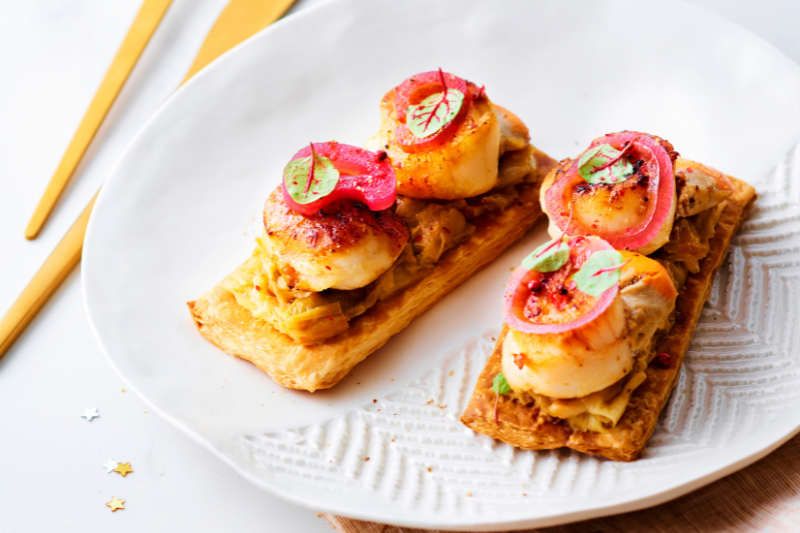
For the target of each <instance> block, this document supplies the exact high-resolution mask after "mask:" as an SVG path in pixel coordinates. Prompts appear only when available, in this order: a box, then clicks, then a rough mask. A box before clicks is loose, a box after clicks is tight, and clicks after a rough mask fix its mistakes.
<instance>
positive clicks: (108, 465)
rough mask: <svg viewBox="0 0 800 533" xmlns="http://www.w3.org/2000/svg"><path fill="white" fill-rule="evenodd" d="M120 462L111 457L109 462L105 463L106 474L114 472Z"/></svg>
mask: <svg viewBox="0 0 800 533" xmlns="http://www.w3.org/2000/svg"><path fill="white" fill-rule="evenodd" d="M118 464H119V463H117V462H116V461H112V460H111V459H109V460H108V462H107V463H106V464H104V465H103V468H105V469H106V474H110V473H111V472H113V471H114V469H115V468H117V465H118Z"/></svg>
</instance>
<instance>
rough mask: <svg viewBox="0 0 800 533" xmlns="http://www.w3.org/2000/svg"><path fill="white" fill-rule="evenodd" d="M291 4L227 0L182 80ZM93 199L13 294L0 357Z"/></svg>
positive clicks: (70, 258)
mask: <svg viewBox="0 0 800 533" xmlns="http://www.w3.org/2000/svg"><path fill="white" fill-rule="evenodd" d="M293 3H294V0H231V1H230V3H229V4H228V6H227V7H226V8H225V10H224V11H223V12H222V14H220V16H219V18H218V19H217V22H216V23H215V24H214V26H213V27H212V28H211V31H210V32H209V34H208V36H207V37H206V40H205V42H204V43H203V46H202V47H201V48H200V51H199V52H198V54H197V56H196V57H195V61H194V63H193V64H192V67H191V69H190V70H189V73H190V74H189V76H187V77H186V79H189V77H191V75H192V74H194V73H196V72H197V71H198V70H200V69H201V68H203V67H204V66H205V65H207V64H208V63H210V62H211V61H213V60H214V59H216V58H217V56H219V55H221V54H223V53H224V52H226V51H227V50H228V49H230V48H232V47H234V46H236V45H237V44H239V43H240V42H242V41H244V40H245V39H247V38H248V37H250V36H252V35H253V34H255V33H257V32H258V31H260V30H261V29H263V28H266V27H267V26H269V25H270V24H272V23H273V22H275V21H276V20H278V19H279V18H280V17H281V16H282V15H283V13H285V12H286V10H287V9H289V7H290V6H291V5H292V4H293ZM143 9H144V8H143ZM217 39H220V40H224V42H225V43H226V46H218V45H216V44H215V43H209V41H216V40H217ZM215 54H216V55H215ZM186 79H184V80H183V81H184V82H185V81H186ZM96 199H97V195H95V197H94V198H92V201H91V202H89V205H87V206H86V209H84V210H83V212H82V213H81V215H80V216H79V217H78V220H76V221H75V223H74V224H73V225H72V227H71V228H70V229H69V231H67V234H66V235H64V238H63V239H61V242H59V243H58V246H56V248H55V249H54V250H53V252H52V253H51V254H50V256H49V257H48V258H47V260H46V261H45V262H44V264H43V265H42V267H41V268H40V269H39V271H38V272H37V273H36V274H35V275H34V276H33V279H31V281H30V282H29V283H28V285H27V286H26V287H25V289H24V290H23V291H22V293H21V294H20V295H19V296H18V297H17V299H16V301H15V302H14V304H13V305H12V306H11V309H9V310H8V312H7V313H6V314H5V315H3V318H0V358H2V357H3V355H5V353H6V351H8V349H9V348H10V347H11V345H12V344H13V343H14V341H15V340H17V338H18V337H19V336H20V335H21V334H22V332H23V331H24V330H25V328H26V327H27V326H28V324H29V323H30V322H31V320H33V317H35V316H36V313H38V312H39V310H40V309H41V308H42V306H43V305H44V304H45V303H46V302H47V300H49V299H50V296H52V295H53V293H54V292H55V291H56V289H57V288H58V287H59V286H60V285H61V283H62V282H63V281H64V279H65V278H66V277H67V275H69V273H70V272H72V269H73V268H75V265H77V264H78V263H79V262H80V259H81V253H82V252H83V238H84V236H85V235H86V225H87V224H88V222H89V215H90V214H91V213H92V208H93V207H94V201H95V200H96Z"/></svg>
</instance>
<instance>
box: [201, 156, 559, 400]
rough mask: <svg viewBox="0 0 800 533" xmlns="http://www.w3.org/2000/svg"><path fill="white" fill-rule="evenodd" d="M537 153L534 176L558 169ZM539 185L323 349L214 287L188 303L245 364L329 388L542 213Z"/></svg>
mask: <svg viewBox="0 0 800 533" xmlns="http://www.w3.org/2000/svg"><path fill="white" fill-rule="evenodd" d="M535 155H536V159H537V172H538V176H540V177H541V176H545V175H546V174H547V173H548V172H549V171H550V169H551V168H553V167H554V166H555V165H556V164H557V162H556V161H555V160H554V159H551V158H550V157H548V156H547V155H546V154H544V153H543V152H540V151H538V150H535ZM540 184H541V179H538V180H536V183H535V184H522V185H519V186H518V191H519V198H518V199H517V202H516V203H515V204H513V205H511V206H509V207H507V208H506V209H504V210H503V211H500V212H497V213H488V214H486V215H484V216H482V217H480V218H479V219H477V220H475V221H474V223H475V225H476V231H475V234H474V235H473V236H472V237H471V238H470V239H469V240H467V241H466V242H465V243H463V244H461V245H459V246H456V247H455V248H453V249H451V250H448V251H447V252H445V254H444V255H443V256H442V257H441V259H440V260H439V261H438V262H437V263H436V265H435V266H434V267H433V268H432V269H431V271H430V272H429V273H428V275H427V276H426V277H425V278H423V279H422V280H420V281H419V282H417V283H416V284H415V285H413V286H412V287H410V288H409V289H407V290H405V291H403V292H402V293H401V294H399V295H397V296H395V297H393V298H390V299H389V300H386V301H384V302H379V303H378V304H376V305H375V306H374V307H372V308H371V309H370V310H369V311H367V312H366V313H364V314H363V315H361V316H359V317H356V318H354V319H353V320H351V321H350V327H349V328H348V329H347V330H345V331H343V332H342V333H339V334H338V335H336V336H334V337H331V338H330V339H328V340H326V341H325V342H323V343H321V344H315V345H310V346H304V345H302V344H297V343H295V342H294V341H293V340H292V339H291V338H290V337H289V336H287V335H284V334H282V333H280V332H279V331H277V330H276V329H274V328H273V327H272V326H270V325H269V323H267V322H265V321H264V320H260V319H256V318H253V316H252V315H251V314H250V312H249V311H247V310H246V309H244V308H243V307H241V306H239V304H238V303H236V299H235V298H234V296H233V295H232V294H231V293H229V292H228V291H226V290H225V289H223V288H222V287H221V286H220V285H217V286H216V287H214V288H213V289H211V290H210V291H209V292H207V293H205V294H203V295H202V296H201V297H200V298H198V299H197V301H194V302H188V304H187V305H188V306H189V310H190V311H191V313H192V316H193V318H194V320H195V323H196V325H197V329H198V330H199V331H200V333H201V334H202V335H203V336H204V337H205V338H206V339H208V340H209V341H211V342H212V343H213V344H214V345H216V346H218V347H219V348H221V349H222V350H224V351H225V352H228V353H230V354H232V355H235V356H236V357H241V358H242V359H247V360H248V361H251V362H252V363H253V364H255V365H256V366H257V367H258V368H260V369H261V370H263V371H264V372H266V373H267V374H269V375H270V376H271V377H272V379H274V380H275V381H277V382H278V383H280V384H281V385H283V386H284V387H289V388H291V389H302V390H307V391H311V392H314V391H315V390H319V389H327V388H329V387H332V386H334V385H335V384H336V383H337V382H338V381H339V380H340V379H342V378H343V377H344V376H345V375H346V374H347V373H348V372H350V370H351V369H352V368H353V367H354V366H355V365H356V364H357V363H359V362H360V361H361V360H363V359H364V358H365V357H367V356H368V355H369V354H371V353H372V352H374V351H375V350H377V349H378V348H380V347H381V346H383V345H384V344H385V343H386V342H387V341H388V340H389V339H390V338H391V337H392V336H393V335H395V334H396V333H398V332H399V331H401V330H402V329H403V328H405V327H406V326H408V324H409V322H411V320H412V319H414V318H415V317H417V316H419V315H421V314H422V313H424V312H425V311H426V310H428V309H429V308H430V307H432V306H433V305H434V304H435V303H437V302H438V301H439V300H441V299H442V298H443V297H444V296H445V295H446V294H448V293H449V292H450V291H452V290H453V289H454V288H456V287H457V286H458V285H460V284H461V283H463V282H464V281H466V280H467V279H469V278H470V276H472V275H473V274H474V273H475V272H476V271H478V270H480V269H481V268H483V267H484V266H486V265H487V264H489V263H490V262H491V261H492V260H494V259H495V258H496V257H497V256H498V255H500V253H501V252H502V251H503V250H505V249H506V248H507V247H508V246H510V245H511V244H512V243H513V242H515V241H516V240H517V239H519V238H521V237H522V235H523V234H524V233H525V232H526V231H528V230H529V229H530V228H531V227H533V225H534V224H535V223H536V221H537V220H538V219H539V217H540V216H541V214H542V212H541V209H540V207H539V186H540Z"/></svg>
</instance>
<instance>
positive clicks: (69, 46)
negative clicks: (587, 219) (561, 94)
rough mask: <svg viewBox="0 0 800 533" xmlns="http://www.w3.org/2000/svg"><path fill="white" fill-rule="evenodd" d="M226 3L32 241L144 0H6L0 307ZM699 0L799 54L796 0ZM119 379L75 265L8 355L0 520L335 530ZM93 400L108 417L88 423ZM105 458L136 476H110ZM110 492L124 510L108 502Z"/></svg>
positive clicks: (163, 49) (138, 94)
mask: <svg viewBox="0 0 800 533" xmlns="http://www.w3.org/2000/svg"><path fill="white" fill-rule="evenodd" d="M587 1H588V0H587ZM226 3H227V0H174V2H173V4H172V6H171V7H170V9H169V11H168V12H167V15H166V16H165V18H164V20H163V21H162V23H161V25H160V27H159V29H158V30H157V32H156V34H155V35H154V37H153V39H152V40H151V42H150V44H149V45H148V48H147V49H146V51H145V53H144V54H143V56H142V58H141V59H140V61H139V63H138V65H137V66H136V69H135V70H134V72H133V74H132V76H131V78H130V79H129V81H128V83H127V85H126V86H125V88H124V89H123V91H122V93H121V95H120V97H119V98H118V100H117V103H116V105H115V106H114V108H112V111H111V113H110V115H109V117H108V119H107V120H106V122H105V124H104V126H103V127H102V128H101V130H100V132H99V134H98V136H97V138H96V140H95V142H94V143H93V145H92V146H91V148H90V149H89V152H88V155H89V157H87V158H85V160H84V161H85V162H84V164H83V165H82V166H81V167H80V168H79V170H78V173H77V174H76V177H75V179H74V180H73V183H72V184H71V185H70V187H69V188H68V189H67V191H66V196H65V198H64V199H63V200H62V202H61V203H60V204H59V206H58V209H57V211H56V213H55V215H54V217H53V218H52V219H51V221H50V222H49V223H48V225H47V227H46V228H45V230H44V232H43V233H42V235H41V236H40V237H39V238H38V239H37V240H35V241H32V242H29V241H26V240H25V239H24V237H23V236H22V235H23V230H24V228H25V225H26V224H27V221H28V218H29V216H30V214H31V213H32V212H33V209H34V207H35V206H36V203H37V202H38V199H39V197H40V195H41V193H42V191H43V190H44V187H45V185H46V183H47V181H48V180H49V178H50V176H51V174H52V172H53V170H54V169H55V167H56V166H57V164H58V162H59V159H60V158H61V155H62V154H63V152H64V149H65V148H66V146H67V144H68V143H69V140H70V138H71V136H72V134H73V132H74V130H75V128H76V127H77V125H78V123H79V121H80V119H81V117H82V116H83V113H84V111H85V110H86V107H87V106H88V104H89V102H90V100H91V98H92V96H93V95H94V92H95V90H96V89H97V86H98V84H99V83H100V80H101V79H102V77H103V75H104V73H105V71H106V69H107V68H108V65H109V63H110V62H111V59H112V58H113V56H114V54H115V52H116V50H117V47H118V46H119V44H120V42H121V41H122V39H123V37H124V35H125V33H126V31H127V29H128V27H129V25H130V23H131V21H132V20H133V18H134V16H135V15H136V12H137V10H138V8H139V6H140V4H141V0H113V1H109V0H0V313H4V312H5V310H6V309H8V307H9V306H10V305H11V303H12V302H13V301H14V299H15V298H16V297H17V295H18V294H19V292H20V291H21V290H22V288H23V287H24V286H25V284H26V283H27V282H28V280H29V279H30V277H31V276H32V275H33V273H34V272H35V271H36V269H37V268H38V267H39V266H40V265H41V263H42V262H43V261H44V259H45V258H46V257H47V255H48V254H49V253H50V251H51V250H52V248H53V247H54V246H55V245H56V243H57V242H58V241H59V240H60V238H61V237H62V235H63V234H64V232H65V231H66V230H67V228H68V227H69V226H70V225H71V224H72V222H73V221H74V219H75V218H76V217H77V215H78V214H79V213H80V212H81V210H82V209H83V207H84V206H85V205H86V203H87V202H88V201H89V199H90V198H91V197H92V195H93V194H94V192H95V191H96V190H97V189H98V187H99V186H100V184H101V182H102V181H103V179H104V178H105V176H107V175H108V173H109V171H110V170H111V168H112V166H113V164H114V162H115V161H116V159H117V157H118V156H119V154H120V153H121V152H122V150H123V148H124V147H125V145H126V144H127V143H128V141H129V140H130V139H131V138H132V137H133V135H134V133H135V132H136V131H137V130H138V129H139V128H140V127H141V126H142V124H143V123H144V122H145V121H146V120H147V118H148V117H149V116H150V115H151V114H152V113H153V111H155V109H156V108H157V107H158V106H159V105H160V104H161V103H162V102H163V101H164V100H165V99H166V98H167V97H168V96H169V95H170V93H171V92H172V91H173V90H174V89H175V87H177V85H178V84H179V83H180V81H181V80H182V79H183V76H184V75H185V73H186V71H187V70H188V68H189V65H190V64H191V62H192V59H193V58H194V54H195V53H196V51H197V49H198V48H199V46H200V43H201V42H202V41H203V39H204V38H205V35H206V33H207V32H208V30H209V29H210V27H211V25H212V24H213V22H214V20H215V19H216V17H217V16H218V15H219V13H220V12H221V11H222V9H223V7H224V6H225V4H226ZM317 3H319V0H300V1H299V2H298V4H297V5H296V6H295V8H294V10H293V11H297V10H299V9H305V8H308V7H310V6H313V5H314V4H317ZM692 3H694V4H697V5H701V6H704V7H706V8H709V9H711V10H712V11H714V12H716V13H718V14H720V15H722V16H725V17H727V18H729V19H731V20H733V21H734V22H736V23H738V24H740V25H742V26H744V27H745V28H748V29H750V30H751V31H753V32H754V33H756V34H758V35H760V36H761V37H763V38H764V39H766V40H767V41H769V42H771V43H772V44H774V45H775V46H777V47H778V48H779V49H780V50H782V51H783V52H784V53H786V54H787V55H789V56H790V57H791V58H792V59H794V60H795V61H797V62H800V33H798V31H797V28H798V23H800V2H798V1H797V0H760V1H758V2H755V1H745V0H739V1H731V0H728V1H726V0H692ZM676 31H679V29H676ZM687 38H690V36H687ZM563 155H564V154H554V156H556V157H560V156H563ZM124 388H125V385H124V383H123V382H122V380H121V379H120V378H119V377H118V376H117V375H116V374H115V373H114V372H113V371H112V369H111V367H110V366H109V365H108V364H107V363H106V361H105V358H104V357H103V355H102V353H101V352H100V349H99V347H98V345H97V344H96V342H95V341H94V338H93V337H92V334H91V331H90V329H89V325H88V322H87V319H86V316H85V313H84V308H83V302H82V298H81V294H80V277H79V269H76V271H75V272H74V273H73V274H72V275H71V276H70V277H69V278H68V279H67V281H66V282H65V283H64V285H63V286H62V288H61V289H60V290H59V291H58V292H57V293H56V295H55V296H54V298H53V299H52V300H51V302H50V303H49V304H48V305H46V306H45V308H44V309H43V311H42V312H41V314H40V315H39V317H38V318H36V319H35V320H34V321H33V323H32V324H31V326H30V327H29V328H28V330H27V332H26V333H25V334H24V335H23V336H22V337H21V338H20V339H19V341H18V342H17V344H16V345H15V346H14V347H13V348H12V349H11V350H10V351H9V352H8V354H7V355H6V356H5V358H4V359H2V360H0V530H2V531H4V532H5V531H13V532H17V531H20V532H23V531H24V532H28V531H34V532H37V531H57V530H58V531H63V530H73V531H75V530H77V531H85V532H100V531H103V532H105V531H144V530H151V531H188V530H192V531H195V532H211V531H221V530H223V529H224V530H231V531H236V532H237V533H250V532H264V531H269V532H284V531H287V532H309V533H319V532H330V531H331V529H330V527H329V526H328V525H327V523H326V522H325V521H324V520H323V519H322V518H319V517H317V516H316V514H317V513H316V512H315V511H313V510H307V509H303V508H300V507H296V506H294V505H290V504H288V503H284V502H282V501H281V500H279V499H277V498H275V497H273V496H270V495H268V494H266V493H264V492H262V491H260V490H258V489H256V488H255V487H253V486H251V485H250V484H249V483H248V482H246V481H245V480H243V479H242V478H240V477H239V476H238V475H237V474H235V473H234V472H232V471H231V470H230V469H229V468H228V467H227V466H225V465H224V464H222V463H221V462H220V461H219V460H217V459H215V458H214V457H213V456H212V455H211V454H210V453H208V452H206V451H205V450H203V449H202V448H200V447H199V446H198V445H197V444H195V443H193V442H192V441H190V440H189V439H188V438H186V437H184V436H183V435H182V434H180V433H179V432H178V431H177V430H175V429H174V428H172V427H171V426H169V425H167V423H166V422H164V421H163V420H161V419H160V418H158V416H157V415H155V414H152V413H147V412H146V411H147V406H146V405H144V403H143V402H142V401H141V400H139V399H138V398H137V397H136V396H135V395H134V394H132V393H130V392H122V389H124ZM86 407H96V408H98V409H99V413H100V415H101V416H100V418H97V419H94V420H93V421H92V422H91V423H90V422H87V421H86V420H85V419H83V418H80V416H79V415H80V414H81V413H82V412H83V410H84V408H86ZM108 459H114V460H116V461H122V462H130V463H131V466H132V468H133V470H134V473H133V474H129V475H128V477H126V478H122V477H121V476H120V475H118V474H116V473H111V474H106V471H105V469H104V468H102V465H103V464H104V463H105V462H106V461H107V460H108ZM112 495H113V496H116V497H117V498H124V499H125V500H126V504H125V510H124V511H117V512H116V513H111V512H110V510H109V508H108V507H106V506H105V505H104V504H105V502H107V501H109V500H110V499H111V496H112Z"/></svg>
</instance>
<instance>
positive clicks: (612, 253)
mask: <svg viewBox="0 0 800 533" xmlns="http://www.w3.org/2000/svg"><path fill="white" fill-rule="evenodd" d="M623 264H624V263H623V262H622V254H621V253H619V252H618V251H616V250H600V251H598V252H595V253H593V254H592V255H590V256H589V258H588V259H587V260H586V262H585V263H583V265H582V266H581V269H580V270H578V272H577V273H576V274H575V275H574V276H573V277H572V279H574V280H575V284H576V285H577V287H578V290H579V291H581V292H584V293H586V294H588V295H589V296H594V297H595V298H597V297H599V296H600V295H601V294H603V293H604V292H606V291H607V290H608V289H610V288H611V287H613V286H614V284H615V283H617V282H619V277H620V267H622V265H623Z"/></svg>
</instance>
